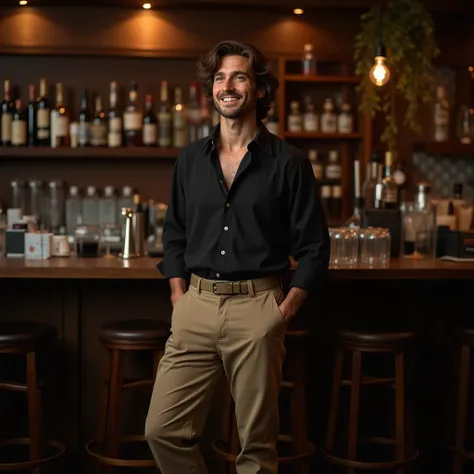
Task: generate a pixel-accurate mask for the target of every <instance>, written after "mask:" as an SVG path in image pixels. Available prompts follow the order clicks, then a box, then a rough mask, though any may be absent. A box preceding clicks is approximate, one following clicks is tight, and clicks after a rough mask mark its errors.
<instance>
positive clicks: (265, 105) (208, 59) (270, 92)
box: [198, 41, 279, 121]
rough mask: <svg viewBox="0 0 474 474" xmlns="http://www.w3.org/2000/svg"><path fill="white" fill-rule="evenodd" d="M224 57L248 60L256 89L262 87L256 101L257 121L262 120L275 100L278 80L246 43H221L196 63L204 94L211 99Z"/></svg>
mask: <svg viewBox="0 0 474 474" xmlns="http://www.w3.org/2000/svg"><path fill="white" fill-rule="evenodd" d="M224 56H243V57H245V58H248V60H249V64H250V67H251V69H252V71H253V74H254V77H255V81H256V84H257V88H260V87H263V88H264V89H265V95H264V97H262V98H261V99H259V100H258V101H257V120H258V121H260V120H263V119H264V118H265V117H266V116H267V113H268V110H269V109H270V104H271V103H272V102H273V101H274V99H275V94H276V91H277V89H278V85H279V82H278V79H277V78H276V76H275V75H274V74H273V73H272V71H271V69H270V62H269V61H268V60H267V59H266V58H265V56H264V55H263V54H262V53H261V52H260V51H259V50H258V49H257V48H255V46H252V45H251V44H248V43H240V42H238V41H222V42H220V43H218V44H217V45H216V46H214V47H213V48H212V49H211V50H210V51H209V52H208V53H207V54H205V55H204V56H203V57H202V58H201V60H200V61H199V63H198V78H199V80H200V81H201V83H202V85H203V87H204V93H205V94H206V97H208V98H209V99H211V98H212V85H213V84H214V75H215V73H216V72H217V71H218V70H219V67H220V62H221V59H222V58H223V57H224Z"/></svg>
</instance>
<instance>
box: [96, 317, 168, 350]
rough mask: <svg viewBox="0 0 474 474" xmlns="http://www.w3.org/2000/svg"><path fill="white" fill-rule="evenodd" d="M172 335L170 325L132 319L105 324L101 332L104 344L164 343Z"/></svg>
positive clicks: (150, 320) (149, 320) (152, 320)
mask: <svg viewBox="0 0 474 474" xmlns="http://www.w3.org/2000/svg"><path fill="white" fill-rule="evenodd" d="M169 334H170V324H169V323H165V322H163V321H156V320H154V319H131V320H126V321H115V322H111V323H106V324H104V325H103V326H102V327H101V328H100V331H99V339H100V340H101V341H102V342H110V343H113V342H126V343H137V344H139V343H147V342H153V341H162V340H163V339H166V338H167V337H168V336H169Z"/></svg>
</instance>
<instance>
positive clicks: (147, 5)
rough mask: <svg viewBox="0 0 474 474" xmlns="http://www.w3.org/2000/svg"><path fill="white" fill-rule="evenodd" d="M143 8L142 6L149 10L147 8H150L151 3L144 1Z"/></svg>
mask: <svg viewBox="0 0 474 474" xmlns="http://www.w3.org/2000/svg"><path fill="white" fill-rule="evenodd" d="M143 8H144V9H145V10H149V9H150V8H151V3H144V4H143Z"/></svg>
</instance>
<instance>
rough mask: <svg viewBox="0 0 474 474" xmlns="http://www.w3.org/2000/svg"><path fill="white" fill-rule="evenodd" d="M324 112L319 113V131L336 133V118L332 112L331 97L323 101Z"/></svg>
mask: <svg viewBox="0 0 474 474" xmlns="http://www.w3.org/2000/svg"><path fill="white" fill-rule="evenodd" d="M323 108H324V112H323V113H322V114H321V132H322V133H336V132H337V120H336V114H335V113H334V103H333V101H332V99H326V100H325V101H324V107H323Z"/></svg>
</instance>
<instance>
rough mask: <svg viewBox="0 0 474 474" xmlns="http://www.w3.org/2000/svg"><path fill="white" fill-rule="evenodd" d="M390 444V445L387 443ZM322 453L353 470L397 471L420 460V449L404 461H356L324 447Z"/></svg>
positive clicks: (332, 460)
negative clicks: (337, 454)
mask: <svg viewBox="0 0 474 474" xmlns="http://www.w3.org/2000/svg"><path fill="white" fill-rule="evenodd" d="M387 444H388V443H387ZM321 453H322V454H323V456H324V457H325V458H326V460H327V461H329V462H331V463H333V464H337V465H339V466H344V467H348V468H353V469H397V468H400V467H404V466H406V465H407V464H410V463H412V462H414V461H416V460H417V459H418V456H419V454H420V452H419V451H418V449H416V450H415V452H414V454H413V455H412V456H410V457H408V458H405V459H402V460H401V461H376V462H373V461H354V460H351V459H346V458H342V457H339V456H336V455H335V454H332V453H330V452H329V451H327V450H326V448H325V447H324V446H321Z"/></svg>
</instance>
